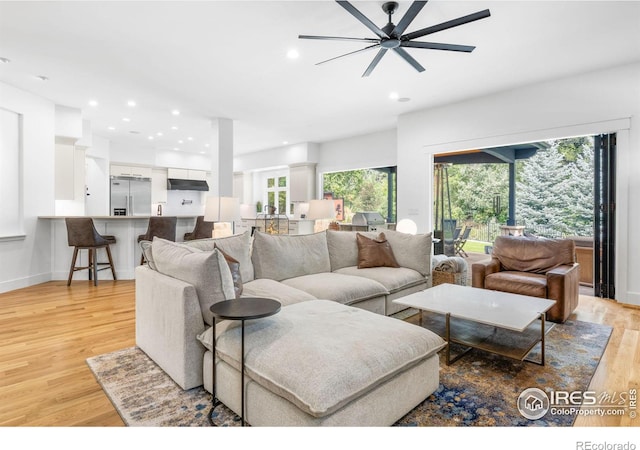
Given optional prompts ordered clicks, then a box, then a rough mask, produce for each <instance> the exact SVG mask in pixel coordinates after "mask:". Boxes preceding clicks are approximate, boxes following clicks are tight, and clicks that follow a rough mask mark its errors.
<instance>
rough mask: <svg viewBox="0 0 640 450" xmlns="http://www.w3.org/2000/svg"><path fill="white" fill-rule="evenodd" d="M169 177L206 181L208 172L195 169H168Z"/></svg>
mask: <svg viewBox="0 0 640 450" xmlns="http://www.w3.org/2000/svg"><path fill="white" fill-rule="evenodd" d="M167 178H171V179H174V180H197V181H206V180H207V172H205V171H204V170H193V169H173V168H171V169H167Z"/></svg>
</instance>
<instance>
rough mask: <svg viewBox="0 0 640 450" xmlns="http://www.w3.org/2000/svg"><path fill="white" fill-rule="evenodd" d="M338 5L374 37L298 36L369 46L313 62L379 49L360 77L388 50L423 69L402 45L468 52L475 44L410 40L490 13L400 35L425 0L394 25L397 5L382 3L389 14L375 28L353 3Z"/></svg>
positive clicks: (405, 46)
mask: <svg viewBox="0 0 640 450" xmlns="http://www.w3.org/2000/svg"><path fill="white" fill-rule="evenodd" d="M336 3H338V4H339V5H340V6H342V7H343V8H344V9H346V10H347V11H348V12H349V13H350V14H351V15H352V16H353V17H355V18H356V19H358V21H360V22H361V23H362V24H363V25H364V26H365V27H367V28H368V29H369V30H371V31H372V32H373V33H374V34H375V35H376V36H377V38H352V37H339V36H309V35H299V36H298V38H299V39H316V40H329V41H351V42H353V41H355V42H364V43H366V44H370V45H369V46H367V47H365V48H362V49H360V50H356V51H353V52H349V53H346V54H344V55H340V56H336V57H334V58H331V59H327V60H325V61H321V62H319V63H317V64H316V65H319V64H324V63H327V62H329V61H333V60H336V59H338V58H342V57H344V56H349V55H355V54H356V53H361V52H365V51H367V50H372V49H376V48H377V49H379V50H378V53H377V54H376V56H375V57H374V58H373V61H371V64H369V67H367V70H365V71H364V74H363V75H362V76H363V77H368V76H369V75H371V72H373V69H375V67H376V66H377V65H378V63H379V62H380V60H381V59H382V57H383V56H384V55H385V53H386V52H387V51H388V50H393V51H394V52H396V53H397V54H398V55H400V57H402V58H403V59H404V60H405V61H407V62H408V63H409V64H411V66H413V68H415V69H416V70H417V71H418V72H423V71H424V67H422V66H421V65H420V63H419V62H418V61H416V60H415V59H414V58H413V57H412V56H411V55H410V54H409V53H408V52H407V51H406V50H405V48H426V49H431V50H448V51H452V52H465V53H470V52H472V51H473V49H474V48H475V47H473V46H469V45H455V44H440V43H437V42H420V41H414V39H417V38H420V37H423V36H427V35H429V34H433V33H437V32H438V31H443V30H447V29H449V28H453V27H457V26H459V25H464V24H465V23H469V22H474V21H476V20H480V19H484V18H486V17H489V16H490V15H491V13H490V12H489V10H488V9H485V10H483V11H478V12H476V13H473V14H469V15H467V16H462V17H458V18H457V19H453V20H448V21H446V22H442V23H439V24H437V25H432V26H430V27H427V28H423V29H421V30H418V31H413V32H411V33H407V34H403V33H404V32H405V30H406V29H407V28H408V27H409V25H410V24H411V22H412V21H413V19H415V18H416V16H417V15H418V13H419V12H420V11H421V10H422V8H424V6H425V5H426V4H427V2H426V1H415V2H413V3H412V4H411V6H410V7H409V9H408V10H407V12H406V13H405V15H404V16H403V17H402V19H400V22H398V25H394V24H393V23H392V22H391V16H392V15H393V13H394V12H395V11H396V9H397V8H398V3H397V2H386V3H384V4H383V5H382V10H383V11H384V12H385V13H386V14H387V16H388V17H389V23H387V24H386V25H385V26H384V27H382V28H379V27H378V26H376V25H375V24H374V23H373V22H372V21H371V20H369V19H368V18H367V17H366V16H365V15H364V14H362V13H361V12H360V11H359V10H358V9H357V8H356V7H355V6H353V5H352V4H351V3H349V2H348V1H338V0H336Z"/></svg>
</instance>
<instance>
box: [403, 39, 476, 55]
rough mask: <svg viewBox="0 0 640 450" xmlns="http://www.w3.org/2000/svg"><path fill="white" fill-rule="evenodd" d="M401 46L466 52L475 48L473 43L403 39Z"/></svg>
mask: <svg viewBox="0 0 640 450" xmlns="http://www.w3.org/2000/svg"><path fill="white" fill-rule="evenodd" d="M400 46H401V47H410V48H427V49H430V50H449V51H452V52H465V53H471V52H472V51H473V49H475V47H474V46H472V45H456V44H439V43H437V42H416V41H402V42H401V43H400Z"/></svg>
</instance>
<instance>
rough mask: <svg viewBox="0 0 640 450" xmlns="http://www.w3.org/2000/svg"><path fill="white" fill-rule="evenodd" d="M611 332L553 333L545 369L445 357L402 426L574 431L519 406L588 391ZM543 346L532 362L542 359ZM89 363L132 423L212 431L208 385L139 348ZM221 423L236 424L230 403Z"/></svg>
mask: <svg viewBox="0 0 640 450" xmlns="http://www.w3.org/2000/svg"><path fill="white" fill-rule="evenodd" d="M611 331H612V329H611V327H609V326H605V325H598V324H592V323H587V322H579V321H567V322H566V323H564V324H557V325H555V326H554V327H553V328H552V329H551V330H550V331H549V332H548V334H547V339H546V366H540V365H537V364H533V363H530V362H519V361H515V360H511V359H507V358H503V357H500V356H496V355H491V354H488V353H485V352H482V351H479V350H473V351H471V352H470V353H469V354H467V355H466V356H464V357H462V358H461V359H460V360H459V361H457V362H456V363H454V364H452V365H450V366H447V365H446V364H445V362H444V360H443V359H444V355H443V353H444V352H441V356H440V357H441V364H440V367H441V371H440V386H439V387H438V389H437V390H436V392H434V393H433V394H432V395H430V396H429V397H428V398H427V399H425V400H424V401H423V402H422V403H421V404H420V405H418V406H417V407H416V408H414V409H413V410H412V411H411V412H409V414H407V415H406V416H405V417H403V418H402V419H400V420H399V421H398V422H397V423H396V425H397V426H438V427H442V426H571V425H572V424H573V422H574V421H575V415H574V416H570V415H565V416H551V415H550V414H547V415H546V416H545V417H543V418H542V419H538V420H529V419H526V418H524V417H523V416H522V415H521V414H520V413H519V411H518V409H517V407H516V401H517V398H518V396H519V395H520V393H521V392H522V391H523V390H524V389H526V388H530V387H538V388H540V389H542V390H545V391H550V390H568V391H574V390H586V389H587V387H588V386H589V383H590V381H591V378H592V377H593V374H594V372H595V370H596V368H597V366H598V362H599V361H600V358H601V357H602V354H603V352H604V349H605V348H606V346H607V343H608V341H609V337H610V336H611ZM536 353H537V349H534V350H533V352H532V353H531V354H530V357H531V358H532V359H533V358H537V357H538V355H537V354H536ZM87 364H88V365H89V367H90V368H91V370H92V371H93V373H94V375H95V377H96V379H97V380H98V382H99V383H100V385H101V386H102V388H103V389H104V391H105V392H106V394H107V396H108V397H109V399H110V400H111V402H112V403H113V405H114V406H115V408H116V410H117V411H118V413H119V414H120V416H121V417H122V419H123V421H124V422H125V423H126V424H127V425H129V426H209V423H208V418H207V415H208V413H209V410H210V407H211V395H210V394H209V393H207V392H206V391H205V390H204V389H203V388H202V387H199V388H194V389H190V390H188V391H183V390H182V389H181V388H180V387H179V386H178V385H176V384H175V383H174V382H173V380H171V378H170V377H169V376H167V375H166V374H165V373H164V372H163V371H162V370H161V369H160V368H159V367H158V366H157V365H156V364H155V363H154V362H153V361H151V359H149V358H148V357H147V356H146V355H145V354H144V352H142V351H141V350H140V349H138V348H136V347H132V348H127V349H124V350H119V351H116V352H113V353H108V354H105V355H100V356H96V357H93V358H89V359H88V360H87ZM214 422H215V423H216V425H218V426H238V425H239V422H237V421H236V420H235V415H234V413H233V412H231V411H230V410H229V409H227V408H226V407H224V405H221V406H218V407H217V408H216V411H215V413H214Z"/></svg>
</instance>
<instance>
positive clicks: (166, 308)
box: [135, 266, 205, 390]
mask: <svg viewBox="0 0 640 450" xmlns="http://www.w3.org/2000/svg"><path fill="white" fill-rule="evenodd" d="M135 277H136V345H137V346H138V347H140V349H141V350H143V351H144V352H145V353H146V354H147V355H148V356H149V357H150V358H151V359H152V360H154V361H155V362H156V364H158V365H159V366H160V367H161V368H162V370H164V371H165V372H166V373H167V374H168V375H169V376H170V377H171V378H173V380H174V381H175V382H176V383H177V384H178V385H180V387H182V389H185V390H186V389H191V388H193V387H196V386H200V385H201V384H202V359H203V356H204V352H205V348H204V347H203V346H202V345H201V344H200V342H199V341H198V340H197V338H196V336H197V335H198V334H200V333H202V332H203V331H204V330H205V323H204V320H203V318H202V312H201V310H200V303H199V301H198V296H197V294H196V290H195V288H194V287H193V285H191V284H189V283H185V282H184V281H181V280H178V279H176V278H172V277H169V276H167V275H163V274H161V273H160V272H157V271H155V270H152V269H149V268H148V267H147V266H138V267H137V268H136V271H135Z"/></svg>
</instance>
